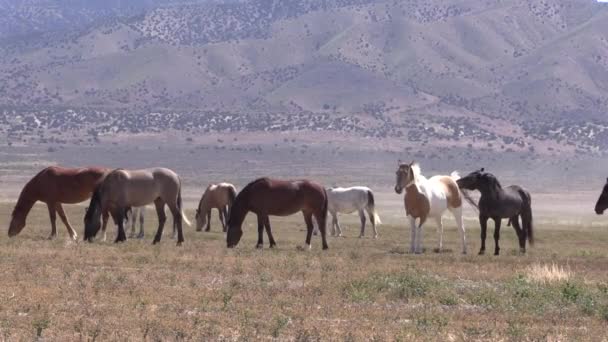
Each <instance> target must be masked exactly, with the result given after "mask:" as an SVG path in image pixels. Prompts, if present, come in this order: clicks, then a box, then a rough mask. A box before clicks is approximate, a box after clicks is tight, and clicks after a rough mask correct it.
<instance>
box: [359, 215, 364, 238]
mask: <svg viewBox="0 0 608 342" xmlns="http://www.w3.org/2000/svg"><path fill="white" fill-rule="evenodd" d="M359 219H361V232H360V233H359V238H362V237H363V236H365V212H364V211H363V209H359Z"/></svg>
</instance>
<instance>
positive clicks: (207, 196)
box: [195, 183, 236, 233]
mask: <svg viewBox="0 0 608 342" xmlns="http://www.w3.org/2000/svg"><path fill="white" fill-rule="evenodd" d="M235 198H236V188H235V187H234V185H232V184H230V183H219V184H210V185H209V186H208V187H207V189H205V192H204V193H203V196H201V200H200V201H199V202H198V207H197V209H196V216H195V218H196V231H198V232H200V231H202V230H203V226H205V231H206V232H208V231H209V230H211V210H212V209H217V211H218V216H219V219H220V222H221V223H222V231H223V232H224V233H225V232H226V221H228V213H229V212H230V207H231V206H232V202H234V199H235Z"/></svg>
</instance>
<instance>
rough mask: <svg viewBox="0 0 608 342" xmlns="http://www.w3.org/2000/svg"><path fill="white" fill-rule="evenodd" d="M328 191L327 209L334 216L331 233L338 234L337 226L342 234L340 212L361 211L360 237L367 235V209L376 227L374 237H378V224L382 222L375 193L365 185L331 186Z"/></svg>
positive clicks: (374, 227) (340, 234)
mask: <svg viewBox="0 0 608 342" xmlns="http://www.w3.org/2000/svg"><path fill="white" fill-rule="evenodd" d="M325 191H326V192H327V210H328V211H329V213H330V214H331V216H332V224H331V235H332V236H336V228H337V229H338V235H337V236H342V228H341V227H340V223H339V222H338V213H343V214H350V213H353V212H355V211H357V212H359V217H360V218H361V232H360V234H359V237H363V236H364V235H365V211H367V214H368V216H369V220H370V222H371V223H372V228H373V229H374V239H375V238H377V237H378V230H376V224H381V223H382V222H381V221H380V217H379V216H378V213H377V212H376V207H375V201H374V193H373V192H372V190H371V189H370V188H368V187H365V186H353V187H351V188H329V189H326V190H325Z"/></svg>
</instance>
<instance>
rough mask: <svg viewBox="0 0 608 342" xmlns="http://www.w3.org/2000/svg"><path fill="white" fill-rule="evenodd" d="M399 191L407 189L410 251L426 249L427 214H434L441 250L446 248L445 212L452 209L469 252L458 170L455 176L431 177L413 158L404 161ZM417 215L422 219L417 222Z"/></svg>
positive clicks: (401, 168)
mask: <svg viewBox="0 0 608 342" xmlns="http://www.w3.org/2000/svg"><path fill="white" fill-rule="evenodd" d="M396 174H397V181H396V184H395V192H396V193H398V194H400V193H401V192H402V191H403V189H405V196H404V198H403V201H404V205H405V212H406V215H407V216H408V218H409V220H410V227H411V230H412V231H411V239H410V240H411V241H410V253H416V254H418V253H422V225H423V224H424V223H425V222H426V220H427V218H434V219H435V221H436V222H437V231H438V233H439V246H438V251H439V252H441V250H442V248H443V222H442V217H443V213H444V212H445V211H446V210H449V211H451V212H452V215H454V218H455V219H456V223H457V224H458V230H459V232H460V240H461V242H462V254H466V253H467V245H466V237H465V231H464V224H463V222H462V197H461V193H460V190H459V189H458V185H457V184H456V180H457V179H458V174H457V173H455V172H454V173H452V175H451V176H434V177H431V178H429V179H427V178H426V177H424V176H423V175H422V174H421V171H420V166H419V165H418V164H417V163H415V162H412V163H410V164H407V163H400V164H399V167H398V168H397V172H396ZM416 219H418V220H419V223H418V225H416Z"/></svg>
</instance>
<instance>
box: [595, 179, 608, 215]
mask: <svg viewBox="0 0 608 342" xmlns="http://www.w3.org/2000/svg"><path fill="white" fill-rule="evenodd" d="M606 208H608V179H606V184H604V188H603V189H602V193H601V194H600V197H599V198H598V199H597V202H596V203H595V213H596V214H598V215H603V214H604V211H606Z"/></svg>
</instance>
